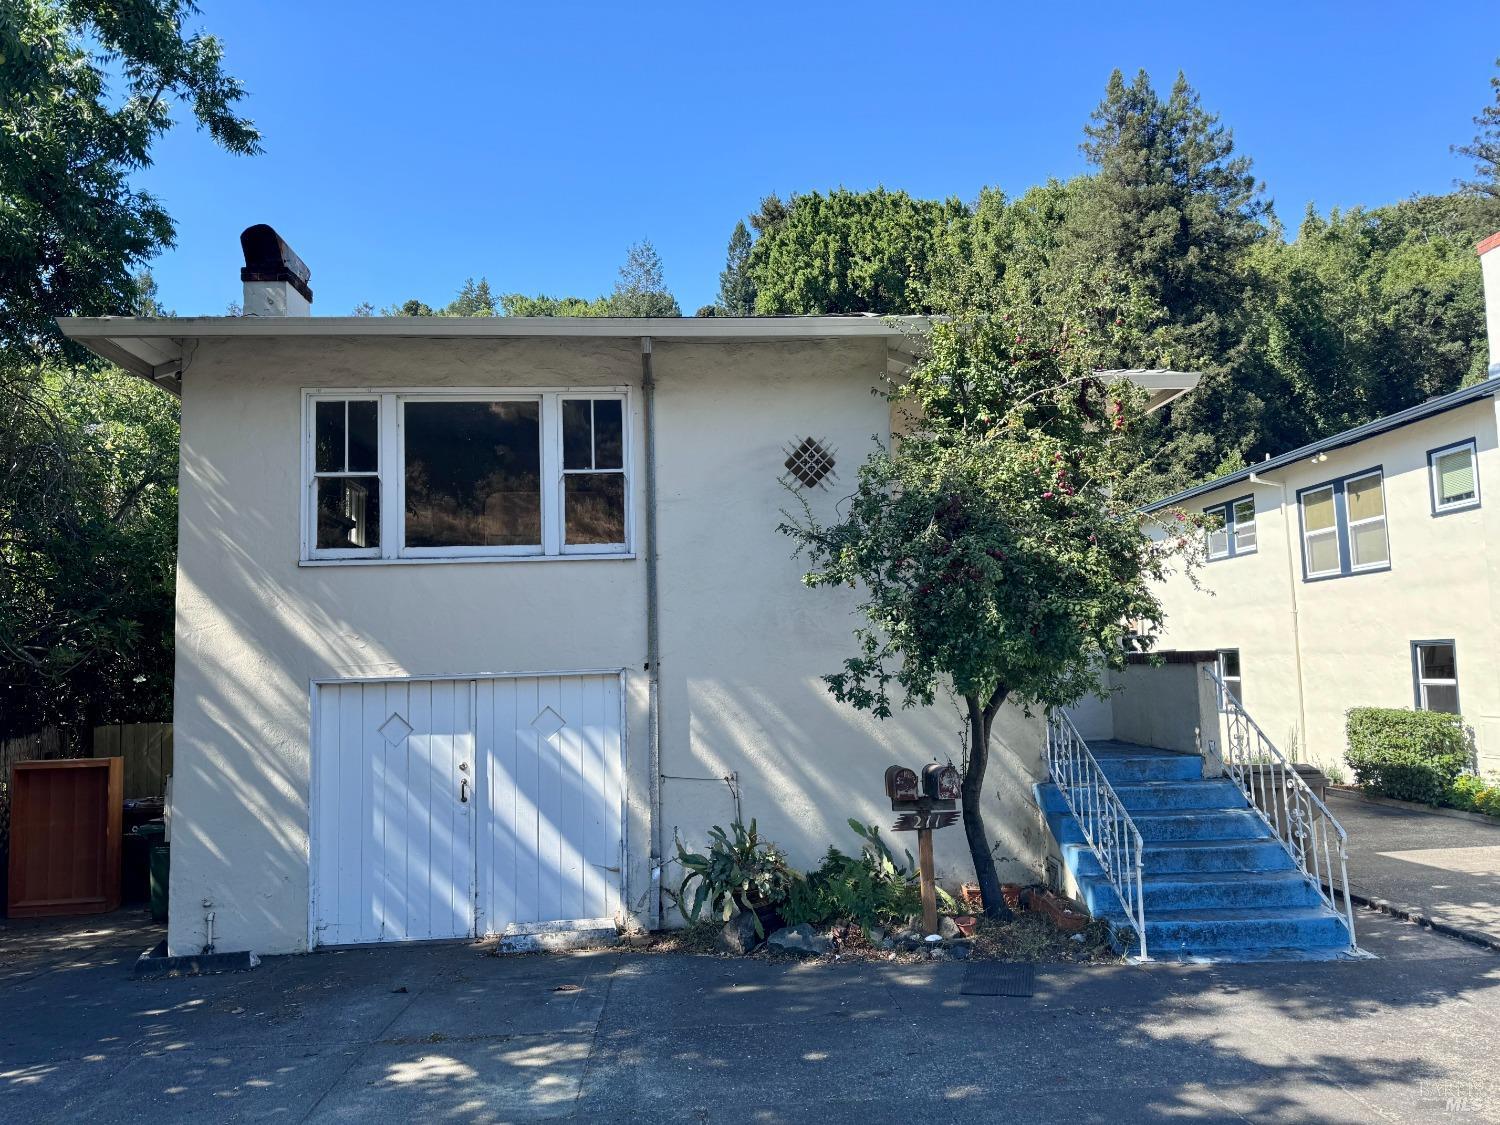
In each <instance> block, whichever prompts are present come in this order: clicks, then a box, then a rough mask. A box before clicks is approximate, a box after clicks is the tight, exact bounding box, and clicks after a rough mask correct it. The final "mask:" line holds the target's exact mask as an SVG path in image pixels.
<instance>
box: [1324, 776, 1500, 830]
mask: <svg viewBox="0 0 1500 1125" xmlns="http://www.w3.org/2000/svg"><path fill="white" fill-rule="evenodd" d="M1327 791H1328V792H1329V793H1332V794H1333V795H1334V796H1336V797H1340V798H1343V799H1344V800H1347V801H1363V802H1364V803H1365V804H1367V805H1381V806H1384V807H1385V808H1388V809H1404V810H1406V811H1407V812H1419V813H1431V814H1432V815H1433V816H1446V817H1449V818H1450V819H1452V820H1467V821H1470V822H1471V823H1474V824H1484V825H1487V826H1489V827H1490V828H1500V817H1493V816H1486V815H1485V814H1484V813H1472V812H1464V810H1463V809H1445V808H1440V807H1439V806H1437V805H1419V804H1418V803H1417V802H1415V801H1398V800H1396V799H1395V798H1394V797H1371V796H1368V795H1366V794H1364V793H1361V792H1359V791H1358V790H1352V789H1345V788H1343V787H1342V786H1337V785H1330V786H1328V789H1327Z"/></svg>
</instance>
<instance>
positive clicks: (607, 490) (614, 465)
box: [562, 398, 625, 549]
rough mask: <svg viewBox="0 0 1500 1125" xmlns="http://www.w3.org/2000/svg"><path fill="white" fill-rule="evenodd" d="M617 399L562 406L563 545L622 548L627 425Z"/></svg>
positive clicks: (577, 401) (570, 402)
mask: <svg viewBox="0 0 1500 1125" xmlns="http://www.w3.org/2000/svg"><path fill="white" fill-rule="evenodd" d="M623 406H624V404H623V403H622V402H621V401H620V400H619V399H607V398H565V399H563V400H562V450H563V542H564V543H565V544H566V545H567V546H569V547H578V548H593V549H599V548H605V549H608V548H610V547H615V548H618V547H619V546H620V545H622V544H623V543H624V542H625V420H624V415H623Z"/></svg>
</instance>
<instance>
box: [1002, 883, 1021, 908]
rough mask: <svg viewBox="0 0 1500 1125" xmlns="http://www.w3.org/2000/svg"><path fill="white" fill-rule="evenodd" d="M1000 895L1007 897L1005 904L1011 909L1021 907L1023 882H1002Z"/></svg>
mask: <svg viewBox="0 0 1500 1125" xmlns="http://www.w3.org/2000/svg"><path fill="white" fill-rule="evenodd" d="M1000 897H1001V898H1003V899H1005V905H1006V906H1007V907H1009V908H1010V909H1011V910H1020V909H1021V884H1020V883H1001V884H1000Z"/></svg>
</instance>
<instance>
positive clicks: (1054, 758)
mask: <svg viewBox="0 0 1500 1125" xmlns="http://www.w3.org/2000/svg"><path fill="white" fill-rule="evenodd" d="M1047 772H1048V774H1050V775H1051V777H1052V781H1053V782H1054V783H1055V784H1056V785H1057V787H1058V789H1059V790H1061V791H1062V795H1063V800H1064V801H1066V802H1067V805H1068V811H1069V812H1070V813H1072V814H1073V819H1074V820H1076V821H1077V822H1078V827H1079V828H1080V829H1081V830H1082V831H1083V838H1084V840H1085V841H1086V842H1087V843H1088V845H1089V848H1090V849H1091V850H1092V851H1093V853H1094V858H1095V859H1097V860H1098V861H1099V866H1100V867H1102V868H1103V869H1104V876H1105V878H1107V879H1108V880H1109V885H1110V886H1111V887H1113V888H1114V890H1115V894H1116V895H1118V896H1119V899H1120V905H1121V906H1122V907H1124V908H1125V917H1126V918H1127V919H1128V920H1129V922H1130V927H1131V929H1133V930H1135V932H1136V936H1137V937H1139V938H1140V942H1141V960H1142V961H1145V960H1148V957H1147V955H1146V896H1145V892H1144V890H1143V889H1142V876H1143V873H1144V869H1145V862H1146V856H1145V843H1144V841H1143V840H1142V839H1141V831H1140V829H1139V828H1137V827H1136V826H1135V821H1133V820H1131V819H1130V813H1128V812H1126V811H1125V804H1124V802H1122V801H1121V800H1120V798H1119V795H1118V794H1117V793H1116V792H1115V789H1114V786H1113V785H1111V784H1110V783H1109V778H1107V777H1105V776H1104V771H1103V770H1102V769H1101V768H1100V766H1099V760H1098V759H1097V758H1095V757H1094V754H1093V751H1091V750H1090V749H1089V744H1088V743H1087V742H1085V741H1084V739H1083V736H1082V735H1081V734H1079V733H1078V728H1077V727H1075V726H1074V725H1073V722H1072V720H1071V719H1069V718H1068V717H1067V715H1065V714H1063V712H1062V710H1061V709H1059V708H1054V709H1053V710H1052V711H1050V712H1049V713H1048V715H1047Z"/></svg>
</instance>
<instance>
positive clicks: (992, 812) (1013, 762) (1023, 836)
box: [663, 675, 1045, 889]
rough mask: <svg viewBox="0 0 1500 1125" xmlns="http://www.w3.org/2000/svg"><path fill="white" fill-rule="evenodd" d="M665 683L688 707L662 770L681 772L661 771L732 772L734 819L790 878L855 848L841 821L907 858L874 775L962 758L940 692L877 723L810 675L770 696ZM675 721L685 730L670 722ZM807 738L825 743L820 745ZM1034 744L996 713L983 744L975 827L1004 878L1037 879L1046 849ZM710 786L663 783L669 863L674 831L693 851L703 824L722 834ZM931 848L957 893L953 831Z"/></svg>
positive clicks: (965, 862)
mask: <svg viewBox="0 0 1500 1125" xmlns="http://www.w3.org/2000/svg"><path fill="white" fill-rule="evenodd" d="M674 679H675V682H674V683H672V684H670V685H664V694H668V696H669V698H674V699H677V700H682V699H691V701H692V706H691V715H690V719H689V722H690V731H688V732H687V733H686V734H684V735H682V736H678V735H677V732H676V731H674V732H673V733H674V737H673V738H672V740H671V742H670V746H671V753H672V755H673V757H672V759H671V761H672V762H673V763H676V762H678V761H680V760H681V759H682V758H683V757H685V758H686V759H687V761H688V762H690V763H691V764H690V765H689V766H688V767H687V768H680V767H679V766H677V765H675V764H674V765H673V766H671V767H670V768H668V769H667V772H668V773H669V774H679V773H680V774H687V775H691V776H693V777H722V776H724V775H727V774H729V773H730V772H731V771H735V772H736V773H737V775H738V777H737V788H738V796H739V807H740V808H742V809H743V817H744V820H745V822H746V823H747V824H748V823H749V821H750V820H751V818H754V819H755V820H756V821H757V824H758V827H759V829H760V834H761V836H762V838H763V839H769V840H771V841H773V842H775V843H777V844H779V845H780V846H781V847H782V848H783V849H784V850H785V851H786V852H787V855H788V857H789V859H790V861H791V862H792V864H793V866H795V867H798V868H800V869H804V870H805V869H808V868H811V867H815V866H817V864H818V863H819V862H821V860H822V858H823V854H824V853H825V852H826V851H827V849H828V847H829V846H830V845H832V846H835V847H837V848H838V849H839V850H840V851H844V852H856V851H858V849H859V847H860V843H861V841H860V840H859V838H858V837H857V836H856V835H855V834H854V832H853V831H852V830H851V829H850V828H849V826H848V823H847V822H848V820H849V819H850V818H851V817H852V818H854V819H857V820H860V821H862V822H864V823H867V824H874V825H876V826H877V827H879V828H880V829H881V830H882V832H883V834H884V836H885V838H886V840H887V841H888V842H889V843H890V844H891V846H892V849H893V850H894V851H895V852H896V854H897V855H898V856H899V855H900V854H901V852H902V849H903V848H904V849H907V850H910V851H912V852H913V853H914V852H915V851H916V835H915V833H893V832H891V831H890V826H891V822H892V820H893V819H894V816H895V814H894V813H892V812H891V809H890V804H889V802H888V800H887V799H886V797H885V795H884V789H883V775H884V772H885V768H886V766H888V765H890V764H891V763H892V762H900V763H902V764H905V765H911V766H913V767H920V766H921V765H923V764H924V763H926V762H928V761H932V760H938V761H947V760H948V759H949V758H950V757H951V758H952V759H953V761H954V762H955V764H958V763H959V761H960V758H961V749H962V743H961V735H962V732H963V729H964V720H963V718H962V717H961V716H960V714H959V713H958V711H957V709H956V708H955V707H954V706H953V705H952V703H951V702H950V701H949V700H948V699H946V698H945V697H943V696H941V695H940V696H939V697H938V699H937V700H936V701H935V702H934V704H933V705H932V706H931V707H930V708H922V709H914V710H911V711H903V712H898V714H897V715H895V716H893V717H892V718H890V719H886V720H880V719H875V718H873V717H871V716H869V715H868V714H865V713H862V712H858V711H856V710H855V709H854V708H853V707H850V706H848V705H847V704H844V703H840V702H838V701H837V700H836V699H834V698H833V696H832V695H831V694H830V693H829V691H828V689H827V686H826V685H825V684H824V683H823V682H822V680H821V679H818V678H816V677H804V678H797V679H793V678H788V679H786V680H783V681H781V682H780V683H778V684H777V686H776V688H775V689H774V690H773V689H767V688H763V687H758V686H757V685H756V684H753V683H748V682H744V681H737V682H733V683H726V682H724V681H723V680H710V679H702V678H697V677H693V676H690V675H683V676H677V677H675V678H674ZM679 707H680V704H679ZM670 718H671V717H670V716H669V721H670ZM677 720H678V724H679V726H680V727H683V728H686V727H687V726H688V724H687V723H682V721H681V716H677ZM809 731H818V732H824V733H825V734H827V733H828V732H832V734H831V735H829V736H828V737H824V738H820V737H817V736H815V735H812V734H809ZM1042 737H1043V735H1042V731H1041V727H1040V724H1038V723H1036V722H1035V721H1033V720H1029V719H1026V718H1024V717H1023V716H1022V715H1021V714H1020V712H1019V711H1018V710H1013V709H1007V711H1006V712H1004V713H1003V719H1002V721H999V722H997V724H996V730H995V733H994V736H993V739H992V742H991V747H990V761H989V768H988V770H987V773H986V779H985V794H986V804H985V813H986V827H987V829H988V831H989V836H990V842H991V847H992V849H993V854H994V855H995V856H996V858H997V860H998V861H999V862H1000V864H1001V878H1002V879H1004V880H1015V881H1021V882H1029V881H1031V880H1033V879H1035V878H1037V877H1038V875H1039V870H1038V869H1039V867H1040V857H1041V855H1042V853H1043V849H1044V847H1045V844H1044V841H1043V838H1042V833H1041V830H1040V825H1039V821H1038V819H1037V815H1036V812H1035V806H1034V804H1033V803H1032V799H1031V786H1032V782H1033V781H1034V780H1035V779H1036V778H1037V776H1038V775H1039V771H1040V768H1041V766H1040V751H1041V742H1042ZM665 753H666V750H665V748H664V754H665ZM720 784H721V788H720V789H718V790H717V791H716V790H715V789H714V788H713V787H712V783H708V782H699V781H694V782H687V781H682V780H668V781H667V782H665V783H664V795H663V811H664V817H665V820H666V836H667V843H668V856H669V857H670V856H673V855H675V849H674V848H672V846H671V837H672V834H673V833H674V832H677V833H679V834H680V835H681V836H682V837H683V838H684V839H685V840H686V841H687V842H688V843H689V845H690V846H699V845H701V844H702V843H704V842H705V840H706V829H707V828H708V826H709V825H712V824H715V823H718V824H721V825H727V824H728V823H729V820H728V819H725V818H732V817H733V816H734V815H735V810H736V803H735V801H734V799H733V795H732V794H731V793H730V791H729V788H728V787H727V786H723V785H722V783H720ZM934 843H935V845H936V848H937V854H936V860H937V874H938V878H939V879H940V880H941V881H942V882H944V883H945V884H950V885H952V886H953V889H956V885H957V884H958V883H960V882H966V881H970V880H972V879H973V878H974V874H973V863H972V861H971V859H970V857H969V852H968V846H967V843H966V841H965V837H964V832H963V828H962V826H961V825H955V826H953V827H952V828H949V829H946V830H944V831H940V832H938V833H936V834H935V835H934ZM680 878H681V871H680V866H679V865H678V864H676V862H675V860H674V861H671V862H669V864H668V867H667V871H666V874H665V876H664V880H665V885H666V886H668V887H674V886H675V885H676V883H677V881H678V880H680Z"/></svg>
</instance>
